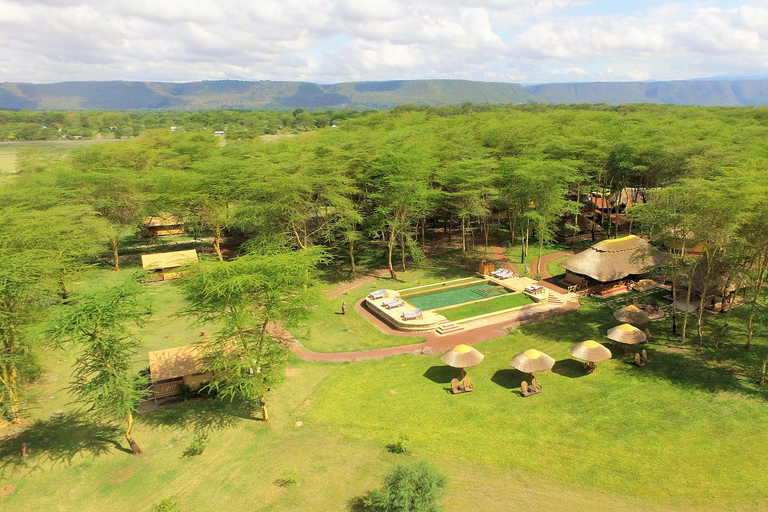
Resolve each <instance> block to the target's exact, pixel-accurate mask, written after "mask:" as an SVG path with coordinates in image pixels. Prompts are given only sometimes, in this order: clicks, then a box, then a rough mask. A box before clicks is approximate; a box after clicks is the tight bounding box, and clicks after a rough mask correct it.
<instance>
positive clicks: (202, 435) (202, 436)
mask: <svg viewBox="0 0 768 512" xmlns="http://www.w3.org/2000/svg"><path fill="white" fill-rule="evenodd" d="M206 446H208V433H207V432H198V433H197V434H195V437H193V438H192V442H191V443H189V446H187V449H186V450H184V456H185V457H194V456H196V455H200V454H201V453H203V452H204V451H205V447H206Z"/></svg>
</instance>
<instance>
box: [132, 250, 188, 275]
mask: <svg viewBox="0 0 768 512" xmlns="http://www.w3.org/2000/svg"><path fill="white" fill-rule="evenodd" d="M197 261H198V260H197V252H196V251H195V250H194V249H189V250H186V251H175V252H161V253H156V254H142V255H141V266H142V268H143V269H144V270H153V271H155V273H156V276H157V279H158V280H159V281H167V280H169V279H176V278H177V277H179V276H180V274H179V273H178V272H176V269H177V268H179V267H183V266H184V265H189V264H191V263H196V262H197Z"/></svg>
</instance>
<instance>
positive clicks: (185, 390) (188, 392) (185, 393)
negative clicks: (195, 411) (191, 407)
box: [179, 384, 195, 402]
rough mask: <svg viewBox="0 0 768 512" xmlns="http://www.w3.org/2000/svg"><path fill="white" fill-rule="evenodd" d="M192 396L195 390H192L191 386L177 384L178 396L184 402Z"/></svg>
mask: <svg viewBox="0 0 768 512" xmlns="http://www.w3.org/2000/svg"><path fill="white" fill-rule="evenodd" d="M193 396H195V392H194V391H192V388H191V387H189V386H187V385H186V384H182V385H180V386H179V398H181V399H182V400H183V401H185V402H186V401H187V400H189V399H190V398H192V397H193Z"/></svg>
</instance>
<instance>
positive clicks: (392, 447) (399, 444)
mask: <svg viewBox="0 0 768 512" xmlns="http://www.w3.org/2000/svg"><path fill="white" fill-rule="evenodd" d="M409 440H410V438H409V437H408V435H407V434H400V437H398V438H397V441H395V442H394V443H392V444H388V445H387V450H389V451H390V452H391V453H405V452H407V451H408V441H409Z"/></svg>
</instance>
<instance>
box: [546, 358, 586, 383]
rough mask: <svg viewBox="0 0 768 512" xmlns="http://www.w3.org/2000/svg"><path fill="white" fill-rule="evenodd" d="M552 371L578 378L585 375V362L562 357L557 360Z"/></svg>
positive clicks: (570, 377)
mask: <svg viewBox="0 0 768 512" xmlns="http://www.w3.org/2000/svg"><path fill="white" fill-rule="evenodd" d="M552 372H553V373H556V374H558V375H562V376H563V377H568V378H569V379H577V378H579V377H584V376H585V375H586V373H584V363H582V362H581V361H577V360H576V359H561V360H560V361H556V362H555V366H553V367H552Z"/></svg>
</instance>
